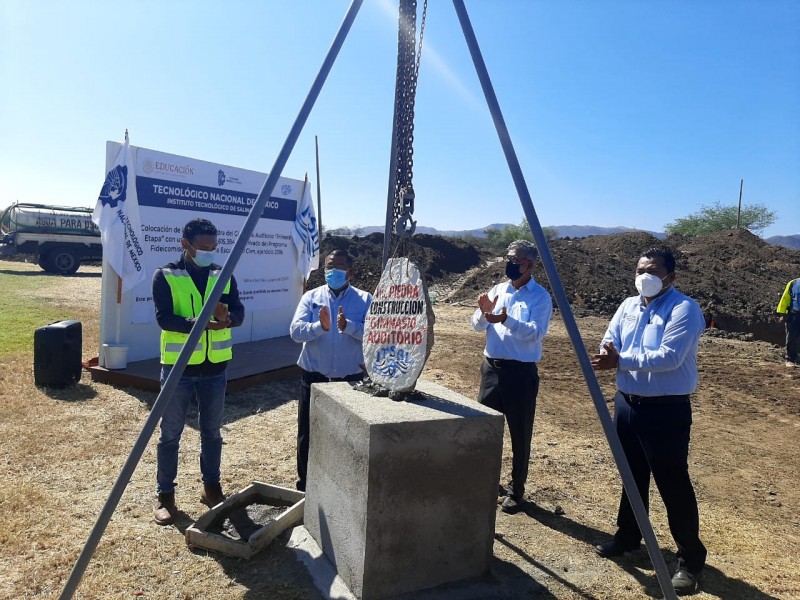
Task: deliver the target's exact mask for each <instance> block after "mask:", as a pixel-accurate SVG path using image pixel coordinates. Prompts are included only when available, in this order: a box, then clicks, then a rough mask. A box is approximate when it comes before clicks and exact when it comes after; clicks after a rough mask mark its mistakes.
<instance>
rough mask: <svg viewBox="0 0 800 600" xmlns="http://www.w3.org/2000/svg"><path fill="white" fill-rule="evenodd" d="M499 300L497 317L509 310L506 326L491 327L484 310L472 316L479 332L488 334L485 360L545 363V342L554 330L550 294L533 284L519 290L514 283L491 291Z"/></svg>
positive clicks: (499, 285)
mask: <svg viewBox="0 0 800 600" xmlns="http://www.w3.org/2000/svg"><path fill="white" fill-rule="evenodd" d="M494 298H497V303H496V304H495V306H494V311H493V313H494V314H500V309H501V308H503V307H504V306H505V308H506V315H508V316H507V317H506V320H505V322H504V323H489V321H487V320H486V318H485V317H484V316H483V312H481V309H480V308H479V309H477V310H476V311H475V312H474V313H473V315H472V327H473V328H474V329H475V331H485V332H486V347H485V348H484V350H483V354H484V356H487V357H488V358H499V359H507V360H519V361H522V362H539V361H540V360H541V359H542V339H543V338H544V336H545V334H546V333H547V328H548V327H549V326H550V317H551V316H552V315H553V301H552V300H551V299H550V294H548V293H547V290H546V289H544V288H543V287H542V286H540V285H539V284H538V283H536V281H535V280H534V279H533V278H531V280H530V281H529V282H528V283H526V284H525V285H523V286H522V287H521V288H519V289H518V290H515V289H514V286H513V285H511V282H510V281H509V282H506V283H500V284H498V285H496V286H494V287H493V288H492V289H491V290H489V299H490V300H493V299H494Z"/></svg>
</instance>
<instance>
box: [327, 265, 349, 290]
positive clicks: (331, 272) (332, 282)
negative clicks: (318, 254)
mask: <svg viewBox="0 0 800 600" xmlns="http://www.w3.org/2000/svg"><path fill="white" fill-rule="evenodd" d="M325 283H327V284H328V287H329V288H331V289H332V290H338V289H341V288H343V287H344V286H345V284H346V283H347V271H342V270H341V269H325Z"/></svg>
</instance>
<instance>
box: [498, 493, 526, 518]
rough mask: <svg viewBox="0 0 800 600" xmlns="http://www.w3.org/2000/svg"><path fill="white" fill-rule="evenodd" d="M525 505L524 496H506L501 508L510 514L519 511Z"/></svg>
mask: <svg viewBox="0 0 800 600" xmlns="http://www.w3.org/2000/svg"><path fill="white" fill-rule="evenodd" d="M524 507H525V500H523V499H522V498H515V497H514V496H506V499H505V500H503V503H502V504H501V505H500V510H502V511H503V512H504V513H508V514H509V515H513V514H514V513H518V512H519V511H521V510H522V509H523V508H524Z"/></svg>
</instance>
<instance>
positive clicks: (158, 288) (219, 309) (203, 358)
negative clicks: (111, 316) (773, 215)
mask: <svg viewBox="0 0 800 600" xmlns="http://www.w3.org/2000/svg"><path fill="white" fill-rule="evenodd" d="M181 246H182V247H183V253H182V254H181V257H180V258H179V259H178V260H177V261H176V262H173V263H169V264H167V265H164V266H163V267H160V268H158V269H157V270H156V272H155V273H154V275H153V303H154V304H155V310H156V320H157V321H158V325H159V326H160V327H161V385H162V387H163V385H164V382H165V381H166V379H167V376H168V375H169V373H170V371H171V370H172V367H173V365H174V364H175V362H176V361H177V359H178V355H179V354H180V353H181V350H182V348H183V345H184V342H185V341H186V339H187V338H188V337H189V332H190V331H191V330H192V327H193V326H194V323H195V321H196V320H197V316H198V315H199V314H200V311H201V310H202V308H203V305H204V304H205V302H206V299H207V298H208V296H209V294H210V293H211V290H212V289H213V287H214V284H215V283H216V281H217V278H218V277H219V273H220V271H221V269H222V267H220V266H219V265H217V264H214V258H215V252H216V248H217V228H216V227H215V226H214V224H213V223H212V222H211V221H209V220H207V219H192V220H191V221H189V222H188V223H187V224H186V225H185V226H184V228H183V239H181ZM242 321H244V306H242V303H241V302H240V301H239V291H238V288H237V286H236V279H234V278H233V277H232V276H231V279H230V281H228V282H227V284H226V285H225V289H224V291H223V293H222V296H221V298H220V301H219V302H218V303H217V305H216V306H215V307H214V314H213V316H212V317H211V320H210V321H209V322H208V324H207V325H206V327H205V331H204V332H203V334H202V336H201V337H200V341H199V342H198V343H197V346H196V347H195V348H194V351H193V352H192V354H191V356H190V358H189V363H188V365H187V366H186V369H185V370H184V372H183V375H182V376H181V378H180V380H179V381H178V385H177V387H176V388H175V393H174V395H173V397H172V399H171V400H170V401H169V403H168V404H167V408H166V410H165V411H164V415H163V416H162V417H161V436H160V437H159V440H158V472H157V474H156V483H157V492H158V507H157V508H156V510H155V514H154V515H153V517H154V519H155V521H156V523H158V524H159V525H169V524H170V523H172V522H173V521H174V520H175V516H176V514H177V508H176V505H175V486H176V483H175V479H176V477H177V475H178V447H179V445H180V440H181V434H182V433H183V427H184V425H185V423H186V415H187V413H188V411H189V405H190V404H191V401H192V397H193V396H196V398H197V404H198V414H199V424H200V471H201V472H202V475H203V491H202V493H201V494H200V501H201V502H202V503H203V504H205V505H207V506H209V507H212V506H216V505H217V504H219V503H220V502H222V501H223V500H224V499H225V496H224V494H223V493H222V486H221V485H220V461H221V459H222V435H221V434H220V428H221V426H222V413H223V409H224V406H225V387H226V385H227V371H226V368H227V365H228V361H229V360H230V359H231V356H232V347H233V342H232V338H231V327H238V326H239V325H241V324H242Z"/></svg>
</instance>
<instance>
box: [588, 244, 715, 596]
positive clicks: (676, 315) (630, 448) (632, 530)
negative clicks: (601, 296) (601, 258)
mask: <svg viewBox="0 0 800 600" xmlns="http://www.w3.org/2000/svg"><path fill="white" fill-rule="evenodd" d="M674 281H675V258H674V256H673V255H672V252H671V251H670V250H669V249H668V248H653V249H651V250H648V251H647V252H645V253H644V254H643V255H642V257H641V258H640V259H639V262H638V264H637V266H636V288H637V290H638V291H639V295H638V296H632V297H630V298H627V299H625V300H624V301H623V302H622V304H621V305H620V307H619V308H618V309H617V312H616V314H615V315H614V318H613V319H611V323H609V325H608V329H607V330H606V333H605V335H604V336H603V341H602V343H601V347H600V353H599V354H595V355H593V356H592V367H593V368H594V369H595V370H596V371H602V370H607V369H616V370H617V388H618V390H619V391H618V392H617V394H616V396H615V397H614V422H615V424H616V430H617V434H618V435H619V439H620V442H621V443H622V448H623V450H624V452H625V456H626V458H627V459H628V463H629V464H630V467H631V471H632V472H633V478H634V480H635V481H636V487H637V488H638V490H639V494H640V495H641V497H642V500H643V501H644V505H645V508H647V507H648V505H649V502H648V500H649V490H650V474H651V473H652V475H653V479H655V482H656V486H657V487H658V490H659V492H660V493H661V498H662V500H663V501H664V506H665V508H666V509H667V517H668V520H669V527H670V532H671V533H672V537H673V538H674V539H675V543H676V544H677V546H678V568H677V570H676V572H675V575H674V576H673V578H672V584H673V586H674V587H675V591H676V592H677V593H678V594H685V593H693V592H695V591H697V589H698V580H699V575H700V572H701V571H702V569H703V567H704V565H705V560H706V554H707V552H706V548H705V546H704V545H703V543H702V542H701V541H700V534H699V531H700V517H699V513H698V510H697V499H696V497H695V493H694V488H693V487H692V482H691V480H690V478H689V464H688V456H689V437H690V430H691V425H692V409H691V404H690V394H692V393H693V392H694V391H695V388H696V387H697V346H698V342H699V340H700V335H701V334H702V333H703V330H704V329H705V319H704V317H703V312H702V311H701V310H700V307H699V306H698V305H697V303H696V302H695V301H694V300H692V299H691V298H689V297H688V296H685V295H684V294H682V293H680V292H679V291H678V290H676V289H675V288H674V287H673V285H672V284H673V282H674ZM617 527H618V529H617V533H616V534H615V535H614V538H613V539H612V540H610V541H608V542H605V543H603V544H599V545H598V546H596V547H595V550H596V552H597V553H598V554H599V555H600V556H602V557H605V558H610V557H613V556H619V555H621V554H624V553H625V552H628V551H631V550H635V549H638V548H639V542H640V541H641V539H642V534H641V532H640V531H639V526H638V525H637V523H636V518H635V516H634V513H633V509H632V508H631V505H630V502H629V500H628V497H627V494H626V493H625V491H624V490H623V492H622V499H621V501H620V506H619V513H618V515H617Z"/></svg>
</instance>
